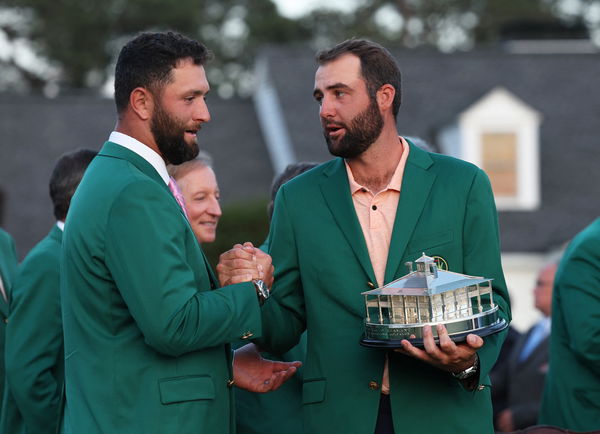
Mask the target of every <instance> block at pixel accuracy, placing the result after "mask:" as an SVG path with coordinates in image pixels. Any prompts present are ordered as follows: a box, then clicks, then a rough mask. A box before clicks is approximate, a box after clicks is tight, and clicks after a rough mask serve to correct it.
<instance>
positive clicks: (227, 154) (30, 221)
mask: <svg viewBox="0 0 600 434" xmlns="http://www.w3.org/2000/svg"><path fill="white" fill-rule="evenodd" d="M208 104H209V109H210V111H211V115H212V121H211V122H210V123H208V124H206V125H205V126H204V127H203V129H202V131H201V132H200V133H199V136H198V137H199V143H200V147H201V148H202V149H205V150H206V151H208V152H209V153H210V154H211V155H212V157H213V160H214V167H215V172H216V173H217V177H218V179H219V184H220V189H221V193H222V200H223V202H224V203H225V204H227V203H230V202H233V201H237V200H248V199H253V198H257V197H262V198H266V197H267V196H268V192H269V189H270V185H271V180H272V177H273V171H272V169H271V164H270V161H269V158H268V155H267V153H266V150H265V145H264V143H263V140H262V135H261V133H260V129H259V126H258V122H257V120H256V115H255V113H254V108H253V105H252V101H251V100H250V99H230V100H222V99H220V98H218V97H213V96H212V95H211V97H210V99H209V101H208ZM115 113H116V112H115V108H114V103H113V101H112V100H111V99H105V98H100V97H97V96H92V95H77V96H65V97H59V98H56V99H46V98H42V97H36V96H22V95H18V96H17V95H7V94H5V95H0V132H1V134H2V142H0V156H1V158H0V187H1V188H2V189H4V191H5V193H6V196H7V197H6V204H5V214H6V215H5V216H4V217H5V218H4V228H5V229H6V230H7V231H8V232H9V233H11V235H13V237H14V238H15V240H16V242H17V249H18V252H19V256H20V257H23V256H24V255H25V254H26V253H27V252H28V251H29V250H30V249H31V247H33V245H34V244H35V243H37V242H38V241H39V240H40V239H41V238H42V237H44V236H45V235H46V233H47V232H48V230H49V229H50V227H51V225H52V224H53V223H54V218H53V214H52V205H51V202H50V198H49V194H48V180H49V177H50V173H51V171H52V168H53V167H54V164H55V162H56V160H57V159H58V157H60V155H62V154H63V153H64V152H68V151H70V150H73V149H75V148H78V147H85V148H91V149H95V150H98V149H99V148H100V147H101V146H102V144H103V143H104V141H105V140H106V139H107V138H108V135H109V134H110V132H111V131H112V130H113V128H114V126H115V122H116V114H115Z"/></svg>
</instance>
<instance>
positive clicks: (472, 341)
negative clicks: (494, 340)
mask: <svg viewBox="0 0 600 434" xmlns="http://www.w3.org/2000/svg"><path fill="white" fill-rule="evenodd" d="M467 344H468V345H469V346H470V347H471V348H473V349H474V350H478V349H479V348H481V347H483V338H482V337H481V336H477V335H475V334H473V333H471V334H469V335H467Z"/></svg>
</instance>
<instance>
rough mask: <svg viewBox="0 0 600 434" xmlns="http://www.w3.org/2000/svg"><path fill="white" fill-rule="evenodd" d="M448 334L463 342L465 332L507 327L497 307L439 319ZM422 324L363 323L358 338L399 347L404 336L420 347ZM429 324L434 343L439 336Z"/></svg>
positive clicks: (483, 333)
mask: <svg viewBox="0 0 600 434" xmlns="http://www.w3.org/2000/svg"><path fill="white" fill-rule="evenodd" d="M442 324H443V325H444V326H445V327H446V330H447V331H448V335H449V336H450V338H451V339H452V340H453V341H454V342H457V343H458V342H464V341H465V340H466V339H467V336H468V335H469V334H476V335H478V336H481V337H485V336H489V335H491V334H494V333H498V332H499V331H502V330H504V329H505V328H506V327H508V323H507V322H506V321H505V320H504V319H502V318H499V316H498V307H497V306H495V307H494V309H492V310H490V311H487V312H484V313H481V314H478V315H473V316H471V317H469V318H463V319H459V320H455V321H450V322H446V323H442ZM425 325H426V324H418V325H417V324H402V325H400V324H373V323H366V324H365V328H366V332H365V334H364V335H363V337H362V339H361V340H360V344H361V345H362V346H365V347H370V348H400V347H402V345H401V342H402V341H403V340H404V339H406V340H407V341H409V342H410V343H411V344H413V345H414V346H416V347H421V348H422V347H423V327H424V326H425ZM429 325H431V327H432V332H433V335H434V336H433V339H434V341H435V342H436V343H437V342H439V338H438V336H437V332H436V329H435V325H436V324H429Z"/></svg>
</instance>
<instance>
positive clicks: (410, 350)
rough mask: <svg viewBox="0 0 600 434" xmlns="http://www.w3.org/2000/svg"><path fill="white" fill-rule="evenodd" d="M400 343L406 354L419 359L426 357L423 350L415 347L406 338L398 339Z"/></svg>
mask: <svg viewBox="0 0 600 434" xmlns="http://www.w3.org/2000/svg"><path fill="white" fill-rule="evenodd" d="M400 345H402V350H403V351H404V352H405V354H406V355H408V356H412V357H415V358H417V359H420V360H424V359H426V358H427V354H426V353H425V351H423V350H421V349H419V348H417V347H415V346H414V345H413V344H411V343H410V342H409V341H407V340H406V339H402V340H401V341H400Z"/></svg>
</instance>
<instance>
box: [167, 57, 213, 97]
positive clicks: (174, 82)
mask: <svg viewBox="0 0 600 434" xmlns="http://www.w3.org/2000/svg"><path fill="white" fill-rule="evenodd" d="M169 86H171V87H176V88H179V89H182V90H184V91H186V90H191V91H201V92H203V93H206V92H208V90H209V88H210V86H209V84H208V80H207V79H206V71H204V67H203V66H202V65H196V64H194V62H193V61H192V60H191V59H183V60H180V61H179V62H177V65H176V66H175V68H173V69H172V70H171V81H170V83H169V84H167V87H169Z"/></svg>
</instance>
